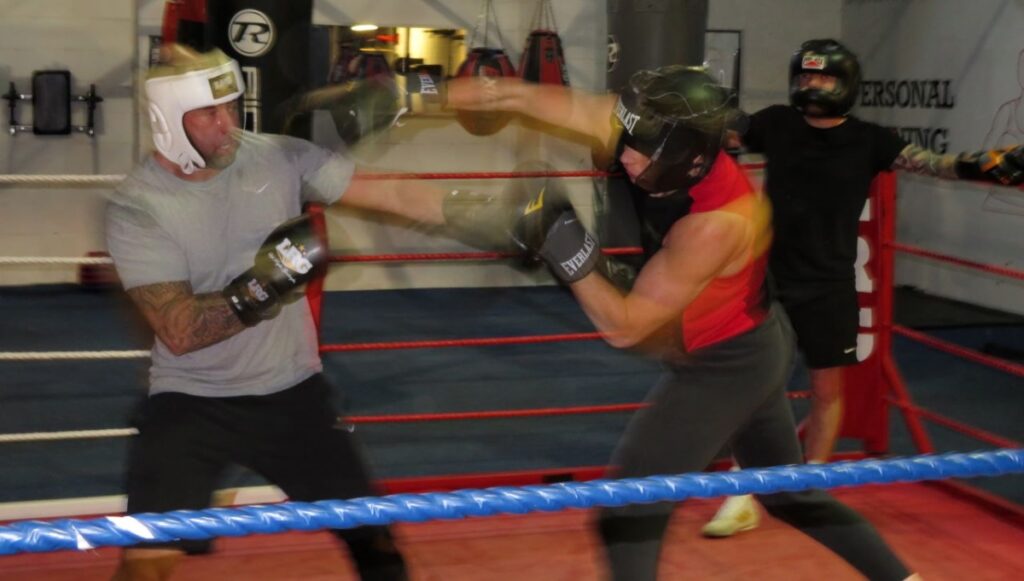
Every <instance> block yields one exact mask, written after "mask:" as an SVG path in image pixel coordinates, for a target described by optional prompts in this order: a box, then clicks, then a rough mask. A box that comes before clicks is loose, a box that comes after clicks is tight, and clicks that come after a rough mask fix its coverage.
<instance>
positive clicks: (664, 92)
mask: <svg viewBox="0 0 1024 581" xmlns="http://www.w3.org/2000/svg"><path fill="white" fill-rule="evenodd" d="M729 111H730V106H729V95H728V92H727V91H726V89H725V88H723V87H721V86H720V85H718V83H716V82H715V81H714V79H712V78H711V77H710V76H709V75H708V74H707V73H706V72H704V69H701V68H696V67H685V66H681V65H670V66H666V67H661V68H659V69H655V70H652V71H640V72H637V73H635V74H634V75H633V76H632V77H630V79H629V84H628V86H627V87H626V88H625V89H624V90H623V91H622V93H621V94H620V95H619V101H618V103H616V105H615V114H614V117H613V119H612V122H613V123H615V124H616V125H617V126H618V127H617V128H618V129H621V133H620V140H619V149H620V150H621V148H622V147H623V146H628V147H630V148H632V149H635V150H636V151H638V152H639V153H642V154H643V155H645V156H647V157H649V158H650V159H651V164H650V166H648V167H647V169H646V170H644V172H643V173H641V174H640V175H639V176H637V177H636V185H638V186H640V187H641V188H643V189H644V190H646V191H648V192H651V193H659V192H671V191H674V190H680V189H684V188H688V187H690V186H692V185H694V184H696V183H697V182H699V181H700V180H701V179H703V178H704V176H705V175H707V173H708V171H709V170H710V169H711V165H712V164H713V163H714V161H715V157H716V156H717V155H718V152H719V151H720V150H721V148H722V139H723V137H724V135H725V124H726V120H727V118H728V113H729Z"/></svg>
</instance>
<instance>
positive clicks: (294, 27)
mask: <svg viewBox="0 0 1024 581" xmlns="http://www.w3.org/2000/svg"><path fill="white" fill-rule="evenodd" d="M207 18H208V26H209V30H210V31H212V39H211V40H212V43H213V45H214V46H216V47H218V48H220V49H221V50H223V51H224V52H225V53H227V54H228V55H230V56H231V57H232V58H234V59H235V60H237V61H238V64H239V65H240V66H241V68H242V75H243V76H244V77H245V97H244V99H243V103H242V105H243V107H242V109H243V114H244V123H245V128H246V129H248V130H250V131H255V132H267V133H281V132H282V130H283V129H284V127H285V124H286V121H288V120H289V119H288V117H289V111H288V110H287V105H286V102H288V100H289V99H290V98H291V97H292V96H294V95H297V94H300V93H301V92H302V91H305V90H307V89H308V88H309V86H310V82H309V81H310V68H311V66H310V37H311V28H312V21H313V0H290V1H289V2H279V1H277V0H207ZM288 131H289V134H290V135H294V136H296V137H303V138H307V139H308V138H309V136H310V123H309V116H308V115H307V116H305V118H303V119H298V120H296V119H292V120H291V122H290V123H288Z"/></svg>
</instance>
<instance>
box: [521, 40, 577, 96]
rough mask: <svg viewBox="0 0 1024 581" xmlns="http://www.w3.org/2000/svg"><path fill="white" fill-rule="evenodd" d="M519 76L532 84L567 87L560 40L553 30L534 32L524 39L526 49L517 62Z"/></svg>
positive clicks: (567, 78) (566, 74) (567, 76)
mask: <svg viewBox="0 0 1024 581" xmlns="http://www.w3.org/2000/svg"><path fill="white" fill-rule="evenodd" d="M519 76H520V77H522V78H523V79H524V80H527V81H533V82H534V83H551V84H554V85H564V86H569V74H568V73H567V72H566V71H565V54H564V53H563V52H562V39H561V38H559V37H558V33H557V32H555V31H553V30H534V31H533V32H531V33H530V36H529V37H527V39H526V49H524V50H523V58H522V59H520V61H519Z"/></svg>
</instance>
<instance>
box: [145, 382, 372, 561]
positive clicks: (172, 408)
mask: <svg viewBox="0 0 1024 581" xmlns="http://www.w3.org/2000/svg"><path fill="white" fill-rule="evenodd" d="M330 392H331V386H330V384H329V383H328V382H327V381H326V380H325V379H324V377H323V376H322V375H319V374H318V375H314V376H312V377H310V378H309V379H307V380H305V381H303V382H302V383H299V384H298V385H296V386H294V387H292V388H289V389H286V390H284V391H281V392H277V393H273V394H270V395H265V396H242V397H226V398H212V397H198V396H193V395H187V394H183V393H168V392H165V393H158V394H156V395H154V396H152V397H150V398H148V399H147V400H146V401H145V402H144V403H143V405H142V407H141V409H140V413H139V414H138V416H137V417H136V422H135V425H136V427H137V428H138V429H139V436H138V437H136V438H134V439H133V441H132V443H131V447H130V452H129V459H128V476H127V489H128V513H129V514H136V513H141V512H167V511H171V510H179V509H202V508H206V507H208V506H209V505H210V500H211V495H212V494H213V491H214V489H215V488H216V486H217V485H218V484H219V480H220V477H221V475H222V474H223V473H224V471H225V468H227V467H228V466H229V465H230V464H239V465H242V466H245V467H247V468H250V469H252V470H253V471H255V472H256V473H258V474H260V475H262V476H263V477H264V478H266V479H267V480H268V481H270V482H272V483H273V484H276V485H277V486H278V487H279V488H281V490H282V491H284V493H285V494H286V495H288V497H289V498H290V499H291V500H298V501H315V500H326V499H344V498H354V497H359V496H371V495H373V494H374V493H375V491H374V489H373V486H372V485H371V482H370V475H369V472H368V469H367V467H366V463H365V461H364V459H363V457H362V454H361V452H360V447H359V445H358V444H357V442H356V439H355V436H354V434H353V433H351V432H350V431H349V430H348V429H346V428H345V426H343V425H340V424H339V423H338V419H337V416H338V414H337V412H336V410H335V408H334V407H333V406H332V404H331V401H330ZM207 544H208V543H207V542H206V541H182V542H177V543H161V544H155V543H154V544H147V545H145V547H146V548H153V547H157V546H161V547H173V548H179V549H182V550H185V551H187V552H201V551H202V550H203V549H204V548H205V546H206V545H207Z"/></svg>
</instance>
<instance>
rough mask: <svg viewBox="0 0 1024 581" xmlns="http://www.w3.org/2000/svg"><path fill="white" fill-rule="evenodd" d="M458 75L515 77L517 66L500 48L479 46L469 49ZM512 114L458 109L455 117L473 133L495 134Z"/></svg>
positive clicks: (481, 134) (463, 126) (456, 74)
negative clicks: (514, 65) (513, 65)
mask: <svg viewBox="0 0 1024 581" xmlns="http://www.w3.org/2000/svg"><path fill="white" fill-rule="evenodd" d="M455 76H456V77H514V76H516V71H515V68H513V67H512V63H511V62H510V61H509V60H508V55H507V54H505V51H504V50H502V49H500V48H487V47H477V48H474V49H472V50H470V51H469V55H467V56H466V60H465V61H463V63H462V64H461V65H459V69H458V71H457V72H456V73H455ZM511 118H512V117H511V114H509V113H507V112H505V111H461V110H460V111H456V112H455V119H456V120H457V121H458V122H459V125H462V128H463V129H465V130H466V131H468V132H469V133H471V134H473V135H479V136H483V135H493V134H494V133H497V132H498V131H501V130H502V129H503V128H504V127H505V125H508V122H509V119H511Z"/></svg>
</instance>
